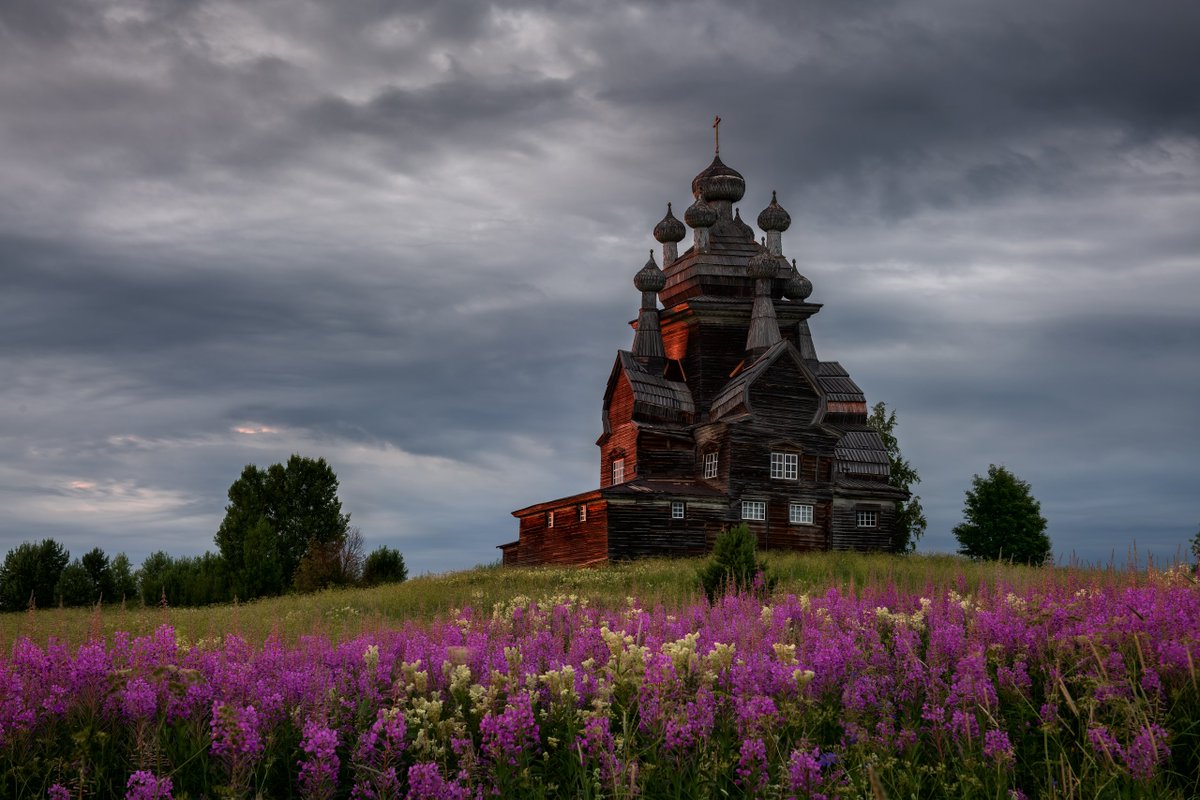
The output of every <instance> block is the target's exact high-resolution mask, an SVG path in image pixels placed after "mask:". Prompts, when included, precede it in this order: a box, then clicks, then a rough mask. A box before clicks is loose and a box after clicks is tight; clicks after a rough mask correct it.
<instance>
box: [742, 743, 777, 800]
mask: <svg viewBox="0 0 1200 800" xmlns="http://www.w3.org/2000/svg"><path fill="white" fill-rule="evenodd" d="M769 779H770V774H769V773H768V772H767V746H766V744H765V743H764V742H763V740H762V739H746V740H745V741H744V742H742V749H741V752H740V753H739V754H738V766H737V778H736V780H735V782H736V783H737V785H738V786H739V787H740V788H741V790H742V791H743V792H745V793H746V794H747V795H748V796H750V797H758V796H760V795H761V794H762V792H763V790H764V789H766V787H767V782H768V780H769Z"/></svg>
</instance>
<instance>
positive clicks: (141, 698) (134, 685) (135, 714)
mask: <svg viewBox="0 0 1200 800" xmlns="http://www.w3.org/2000/svg"><path fill="white" fill-rule="evenodd" d="M121 710H122V711H123V712H125V716H126V717H127V718H129V719H130V720H134V721H137V720H144V719H150V718H151V717H153V716H154V714H155V712H156V711H157V710H158V693H157V692H156V691H155V690H154V687H153V686H151V685H150V684H149V683H147V682H146V679H145V678H142V677H140V676H139V677H137V678H134V679H133V680H131V681H130V682H129V683H127V684H125V689H124V691H122V692H121ZM135 774H136V773H135Z"/></svg>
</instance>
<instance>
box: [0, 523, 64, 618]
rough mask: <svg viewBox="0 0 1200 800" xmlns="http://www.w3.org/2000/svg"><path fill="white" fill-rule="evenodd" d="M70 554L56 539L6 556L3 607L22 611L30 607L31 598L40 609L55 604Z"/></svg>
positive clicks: (1, 572)
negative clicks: (59, 581) (57, 590)
mask: <svg viewBox="0 0 1200 800" xmlns="http://www.w3.org/2000/svg"><path fill="white" fill-rule="evenodd" d="M70 560H71V554H70V553H68V552H67V551H66V548H64V547H63V546H62V545H61V544H59V543H58V542H56V541H54V540H53V539H43V540H42V541H41V542H38V543H34V542H24V543H22V544H20V545H18V546H17V547H14V548H13V549H12V550H9V551H8V555H6V556H5V557H4V564H3V565H2V566H0V608H3V609H4V610H5V611H20V610H22V609H25V608H28V607H29V601H30V598H32V599H33V601H34V603H36V604H37V606H38V608H49V607H50V606H52V605H53V604H54V601H55V589H56V588H57V587H58V579H59V578H60V577H62V571H63V570H64V569H66V566H67V563H68V562H69V561H70Z"/></svg>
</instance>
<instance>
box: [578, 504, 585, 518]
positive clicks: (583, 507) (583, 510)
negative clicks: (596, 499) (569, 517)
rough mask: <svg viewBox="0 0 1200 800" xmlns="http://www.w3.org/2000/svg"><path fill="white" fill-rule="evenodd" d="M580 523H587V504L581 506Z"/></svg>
mask: <svg viewBox="0 0 1200 800" xmlns="http://www.w3.org/2000/svg"><path fill="white" fill-rule="evenodd" d="M579 521H580V522H587V504H586V503H580V504H579Z"/></svg>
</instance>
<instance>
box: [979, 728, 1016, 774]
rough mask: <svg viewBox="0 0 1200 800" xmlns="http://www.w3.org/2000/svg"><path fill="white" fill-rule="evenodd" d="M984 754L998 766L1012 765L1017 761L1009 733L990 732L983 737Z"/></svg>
mask: <svg viewBox="0 0 1200 800" xmlns="http://www.w3.org/2000/svg"><path fill="white" fill-rule="evenodd" d="M983 754H984V756H986V757H987V758H989V759H991V760H992V761H994V762H995V763H997V764H1003V765H1005V766H1008V765H1011V764H1012V763H1013V761H1014V760H1015V756H1014V755H1013V748H1012V742H1010V741H1009V740H1008V733H1007V732H1006V731H1001V730H990V731H988V732H987V733H985V734H984V735H983Z"/></svg>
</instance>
